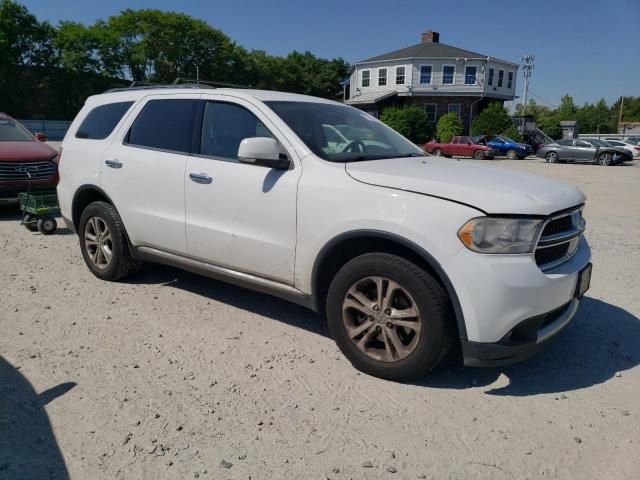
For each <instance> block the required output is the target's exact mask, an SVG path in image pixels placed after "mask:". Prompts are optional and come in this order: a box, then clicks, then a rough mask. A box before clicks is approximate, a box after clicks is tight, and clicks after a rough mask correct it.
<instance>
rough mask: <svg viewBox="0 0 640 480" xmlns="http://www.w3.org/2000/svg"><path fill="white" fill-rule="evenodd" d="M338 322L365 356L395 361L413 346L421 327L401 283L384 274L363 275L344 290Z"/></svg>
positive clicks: (413, 303) (411, 298) (418, 317)
mask: <svg viewBox="0 0 640 480" xmlns="http://www.w3.org/2000/svg"><path fill="white" fill-rule="evenodd" d="M342 322H343V324H344V327H345V330H346V332H347V334H348V336H349V338H350V339H351V341H352V342H353V343H354V344H355V346H356V347H357V348H358V349H359V350H360V351H361V352H363V353H364V354H365V355H367V356H368V357H371V358H373V359H375V360H378V361H381V362H396V361H399V360H402V359H404V358H406V357H408V356H409V355H410V354H411V353H412V352H413V351H414V350H415V349H416V347H417V345H418V341H419V339H420V334H421V330H422V320H421V318H420V312H419V310H418V306H417V304H416V302H415V300H414V299H413V297H412V296H411V294H410V293H409V292H408V291H407V290H406V289H405V288H404V287H402V285H400V284H398V283H397V282H395V281H393V280H391V279H389V278H386V277H380V276H375V277H366V278H363V279H361V280H358V281H357V282H356V283H354V284H353V285H352V286H351V288H349V290H348V291H347V294H346V295H345V298H344V300H343V304H342Z"/></svg>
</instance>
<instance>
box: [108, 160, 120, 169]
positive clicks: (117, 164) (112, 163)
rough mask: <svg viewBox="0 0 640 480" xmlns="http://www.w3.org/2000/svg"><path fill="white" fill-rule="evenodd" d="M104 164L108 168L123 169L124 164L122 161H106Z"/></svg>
mask: <svg viewBox="0 0 640 480" xmlns="http://www.w3.org/2000/svg"><path fill="white" fill-rule="evenodd" d="M104 163H105V164H106V165H107V167H111V168H122V162H121V161H120V160H105V161H104Z"/></svg>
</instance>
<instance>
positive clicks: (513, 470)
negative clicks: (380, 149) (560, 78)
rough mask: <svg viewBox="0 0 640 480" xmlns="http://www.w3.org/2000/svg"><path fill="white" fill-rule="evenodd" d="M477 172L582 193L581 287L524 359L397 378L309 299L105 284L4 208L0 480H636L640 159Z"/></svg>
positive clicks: (189, 286)
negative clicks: (565, 317) (543, 344)
mask: <svg viewBox="0 0 640 480" xmlns="http://www.w3.org/2000/svg"><path fill="white" fill-rule="evenodd" d="M452 161H455V160H452ZM486 163H487V164H490V165H494V166H495V168H504V167H510V168H516V169H521V170H526V171H531V172H536V173H539V174H542V175H546V176H549V177H553V178H557V179H561V180H565V181H567V182H571V183H575V184H577V185H578V186H579V187H580V188H581V189H583V191H584V192H585V193H586V195H587V196H588V198H589V200H588V203H587V208H586V213H585V216H586V218H587V220H588V239H589V241H590V242H591V246H592V249H593V257H594V258H593V261H594V276H593V281H592V287H591V290H590V291H589V293H588V296H587V298H586V299H585V301H584V302H583V304H582V305H581V307H580V310H579V313H578V315H577V317H576V318H575V320H574V321H573V322H572V324H571V325H570V326H569V327H568V328H567V330H566V331H565V332H563V333H562V334H561V336H560V338H558V339H557V340H556V341H555V342H554V343H553V344H552V345H551V346H550V347H549V348H548V349H547V350H545V351H544V352H542V353H541V354H540V355H538V356H537V357H535V358H533V359H531V360H529V361H527V362H525V363H522V364H519V365H515V366H510V367H507V368H500V369H472V368H465V367H463V366H461V365H460V363H459V361H458V360H457V359H456V357H455V356H450V358H448V359H447V360H446V361H445V364H444V365H443V366H442V367H440V368H438V369H437V370H436V371H434V372H432V374H431V375H430V376H428V377H427V378H425V379H424V380H422V381H420V382H417V383H413V384H404V385H403V384H397V383H391V382H386V381H383V380H379V379H376V378H372V377H368V376H366V375H362V374H359V373H358V372H356V371H355V370H354V369H353V368H352V367H351V365H350V364H349V363H348V362H347V361H346V360H345V359H344V358H343V357H342V355H341V354H340V353H339V351H338V349H337V347H336V346H335V345H334V343H333V341H332V340H331V339H330V338H329V337H328V334H327V329H326V327H325V325H324V324H323V322H322V321H321V320H320V319H318V318H317V317H316V316H314V315H313V314H312V313H310V312H308V311H306V310H304V309H302V308H299V307H297V306H294V305H291V304H288V303H286V302H284V301H280V300H278V299H275V298H272V297H269V296H265V295H261V294H257V293H253V292H250V291H246V290H242V289H239V288H236V287H232V286H228V285H225V284H222V283H219V282H215V281H212V280H208V279H204V278H201V277H197V276H195V275H192V274H189V273H185V272H181V271H178V270H174V269H170V268H165V267H159V266H151V265H150V266H146V267H145V268H144V269H143V271H142V272H141V273H140V274H139V275H137V276H135V277H133V278H131V279H130V280H129V281H127V282H126V283H106V282H101V281H99V280H98V279H96V278H95V277H93V276H92V275H91V274H90V273H89V271H88V270H87V268H86V267H85V265H84V263H83V261H82V257H81V255H80V250H79V248H78V241H77V238H76V237H75V236H74V235H72V234H71V233H70V232H69V231H68V230H65V229H64V228H62V227H63V225H62V222H61V221H59V227H60V230H59V234H57V235H54V236H51V237H44V236H41V235H39V234H37V233H30V232H28V231H27V230H26V229H24V228H22V227H20V226H19V225H18V221H17V218H18V215H17V213H16V211H15V209H13V208H7V207H1V208H0V299H1V301H0V305H1V307H2V308H1V310H0V312H1V313H0V354H1V357H0V478H7V479H16V478H38V479H40V478H57V479H61V478H62V479H64V478H73V479H86V478H91V479H101V478H161V479H163V478H204V479H206V478H212V479H213V478H215V479H222V478H232V479H248V478H253V479H264V478H287V479H295V478H305V479H306V478H331V479H347V478H353V479H360V478H365V479H374V478H408V479H413V478H431V479H475V478H479V479H480V478H481V479H484V478H495V479H503V478H504V479H508V478H516V479H525V478H527V479H529V478H531V479H532V478H552V479H574V478H575V479H588V478H594V479H596V478H598V479H601V478H606V479H637V478H640V406H639V404H638V399H639V398H640V369H639V368H637V365H638V363H640V349H639V346H640V321H639V319H638V316H640V290H639V289H638V288H637V284H638V279H639V278H640V277H639V275H638V271H640V241H639V240H638V239H639V238H640V218H639V216H638V213H639V211H640V207H639V205H640V162H636V163H635V165H630V166H624V167H609V168H607V167H598V166H592V165H546V164H544V163H541V162H540V161H539V160H525V161H506V160H502V161H493V162H486Z"/></svg>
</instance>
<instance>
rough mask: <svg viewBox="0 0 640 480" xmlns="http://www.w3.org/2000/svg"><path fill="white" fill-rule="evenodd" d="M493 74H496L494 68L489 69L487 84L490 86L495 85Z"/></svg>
mask: <svg viewBox="0 0 640 480" xmlns="http://www.w3.org/2000/svg"><path fill="white" fill-rule="evenodd" d="M493 74H494V70H493V68H490V69H489V78H488V80H487V85H489V86H490V87H492V86H493Z"/></svg>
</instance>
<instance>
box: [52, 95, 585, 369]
mask: <svg viewBox="0 0 640 480" xmlns="http://www.w3.org/2000/svg"><path fill="white" fill-rule="evenodd" d="M339 125H342V126H347V125H348V126H350V127H352V129H353V131H354V132H358V133H357V137H356V138H351V137H349V130H350V129H349V128H344V127H340V128H338V126H339ZM324 126H333V127H335V128H336V129H338V130H340V132H341V135H343V136H344V137H345V138H346V139H348V140H349V143H347V144H346V145H344V146H342V145H341V146H340V147H336V145H331V144H330V143H329V142H328V139H327V132H328V131H332V129H326V128H324ZM365 134H366V135H365ZM363 135H364V136H363ZM365 137H366V139H367V140H369V141H371V142H372V143H365V142H364V141H363V140H362V139H361V138H365ZM334 143H335V142H334ZM339 143H340V144H341V143H343V142H339ZM62 147H63V150H62V154H61V155H62V160H61V162H60V175H61V180H60V184H59V185H58V196H59V202H60V207H61V211H62V216H63V218H64V219H65V222H66V223H67V225H68V226H69V227H70V228H72V229H73V230H75V231H77V232H78V233H79V236H80V250H81V252H82V256H83V258H84V260H85V262H86V265H87V267H88V268H89V270H90V271H91V272H92V273H93V274H94V275H95V276H96V277H98V278H100V279H103V280H108V281H116V280H120V279H122V278H125V277H126V276H127V275H129V274H132V273H133V272H135V271H136V269H137V267H138V265H139V262H140V261H143V260H145V261H154V262H159V263H164V264H169V265H173V266H177V267H179V268H183V269H186V270H191V271H194V272H197V273H200V274H203V275H206V276H210V277H213V278H218V279H222V280H224V281H227V282H231V283H235V284H238V285H243V286H246V287H249V288H253V289H256V290H259V291H262V292H266V293H270V294H272V295H276V296H279V297H282V298H285V299H288V300H291V301H293V302H296V303H298V304H301V305H304V306H306V307H309V308H311V309H313V310H314V311H316V312H318V313H320V314H323V315H326V318H327V321H328V325H329V330H330V333H331V335H332V336H333V338H334V339H335V340H336V342H337V344H338V346H339V347H340V349H341V350H342V352H343V353H344V355H345V356H346V357H347V358H348V359H349V360H350V361H351V362H352V363H353V365H354V366H355V367H356V368H358V369H360V370H362V371H364V372H366V373H369V374H372V375H376V376H379V377H383V378H387V379H394V380H401V379H402V380H405V379H409V378H415V377H418V376H422V375H423V374H425V373H426V372H428V371H429V370H430V369H432V368H433V367H434V366H436V365H437V364H438V363H439V362H440V361H441V360H442V358H443V357H444V356H445V355H446V353H447V351H448V350H449V349H450V347H451V346H452V345H453V344H454V343H458V342H459V343H460V344H461V346H462V353H463V356H464V359H465V362H466V364H468V365H476V366H480V365H492V366H495V365H503V364H507V363H512V362H515V361H519V360H522V359H524V358H526V357H529V356H530V355H532V354H534V353H535V352H537V351H538V350H540V349H541V348H542V347H543V346H544V345H545V344H546V343H547V342H548V341H549V340H550V339H551V338H552V337H554V336H555V335H556V334H557V333H558V332H560V331H561V330H562V329H563V328H564V327H565V326H566V325H567V324H568V323H569V321H570V320H571V318H572V317H573V316H574V314H575V313H576V310H577V308H578V305H579V303H580V299H581V298H582V296H583V295H584V293H585V291H586V289H587V288H588V286H589V279H590V276H591V264H590V257H591V253H590V250H589V246H588V244H587V241H586V239H585V238H584V236H583V231H584V229H585V222H584V220H583V219H582V209H583V206H584V203H585V197H584V195H583V194H582V193H581V192H580V191H579V190H578V189H577V188H575V187H573V186H569V185H565V184H563V183H559V182H555V181H551V180H548V179H545V178H542V177H537V176H534V175H531V174H526V173H523V172H515V171H508V170H502V169H499V170H497V169H495V168H491V167H488V166H481V165H474V164H472V163H469V162H451V161H448V160H445V159H441V158H436V157H433V156H428V155H427V154H425V153H424V152H423V151H422V150H421V149H420V148H418V147H417V146H415V145H414V144H413V143H411V142H410V141H409V140H407V139H405V138H404V137H402V136H401V135H400V134H398V133H396V132H395V131H393V130H392V129H390V128H389V127H387V126H386V125H384V124H383V123H381V122H379V121H378V120H377V119H375V118H374V117H372V116H370V115H368V114H366V113H364V112H362V111H361V110H358V109H355V108H353V107H350V106H346V105H343V104H340V103H337V102H333V101H329V100H324V99H319V98H314V97H309V96H304V95H294V94H287V93H283V92H267V91H257V90H234V89H215V90H213V89H200V88H192V89H189V88H186V87H183V88H163V89H148V88H147V89H126V90H122V91H114V92H111V93H106V94H102V95H97V96H93V97H90V98H89V99H88V100H87V101H86V103H85V105H84V107H83V108H82V110H81V111H80V112H79V113H78V116H77V117H76V119H75V120H74V121H73V123H72V125H71V127H70V129H69V131H68V132H67V134H66V136H65V138H64V142H63V145H62ZM211 288H216V287H215V284H212V285H211ZM233 320H234V319H233V318H229V321H233Z"/></svg>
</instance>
